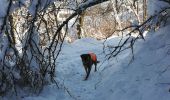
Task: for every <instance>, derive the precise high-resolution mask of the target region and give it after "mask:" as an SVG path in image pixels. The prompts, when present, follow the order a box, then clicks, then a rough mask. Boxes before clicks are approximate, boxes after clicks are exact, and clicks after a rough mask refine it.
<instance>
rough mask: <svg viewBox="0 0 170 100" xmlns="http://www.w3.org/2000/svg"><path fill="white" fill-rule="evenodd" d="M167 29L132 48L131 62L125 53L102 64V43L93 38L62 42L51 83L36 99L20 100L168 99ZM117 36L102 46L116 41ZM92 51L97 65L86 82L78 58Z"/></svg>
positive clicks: (149, 35) (168, 51) (169, 69)
mask: <svg viewBox="0 0 170 100" xmlns="http://www.w3.org/2000/svg"><path fill="white" fill-rule="evenodd" d="M169 28H170V26H167V27H164V28H162V29H160V30H159V31H158V32H155V33H154V34H153V33H148V34H147V35H146V37H145V39H146V41H143V40H139V41H138V42H137V43H136V45H135V48H134V50H135V52H134V55H135V59H134V61H133V62H132V63H130V64H129V61H130V60H131V56H132V55H131V53H130V52H129V51H125V52H123V53H122V54H120V55H119V56H118V57H117V58H113V59H111V60H108V61H105V62H103V61H104V60H105V54H104V53H103V51H102V50H103V41H97V40H95V39H93V38H83V39H79V40H76V41H75V42H73V43H72V44H68V43H64V46H63V49H62V52H61V54H60V56H59V58H58V61H57V62H56V63H57V68H56V80H57V82H58V84H59V87H60V88H59V89H58V88H57V86H56V85H55V84H52V85H48V86H46V87H45V89H44V90H43V91H42V93H41V94H40V95H39V96H25V97H24V98H22V100H56V99H57V100H58V99H59V100H169V98H170V93H169V88H170V80H169V78H170V75H169V73H170V62H169V59H170V56H169V55H170V44H169V43H170V40H169V38H170V34H169ZM118 39H119V37H113V38H110V39H108V41H106V42H105V43H106V44H107V43H108V44H110V43H114V42H117V40H118ZM88 52H94V53H96V55H97V56H98V60H99V61H100V63H99V64H98V67H97V70H98V71H97V72H94V67H93V69H92V71H91V73H90V76H89V78H88V80H87V81H84V80H83V79H84V77H85V71H84V68H83V65H82V62H81V59H80V55H81V54H83V53H88Z"/></svg>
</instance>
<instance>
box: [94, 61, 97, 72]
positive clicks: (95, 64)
mask: <svg viewBox="0 0 170 100" xmlns="http://www.w3.org/2000/svg"><path fill="white" fill-rule="evenodd" d="M94 66H95V70H94V71H95V72H96V71H97V63H96V62H95V63H94Z"/></svg>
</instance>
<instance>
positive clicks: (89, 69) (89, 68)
mask: <svg viewBox="0 0 170 100" xmlns="http://www.w3.org/2000/svg"><path fill="white" fill-rule="evenodd" d="M91 67H92V65H90V66H89V67H88V73H87V75H86V78H85V80H87V78H88V77H89V75H90V71H91Z"/></svg>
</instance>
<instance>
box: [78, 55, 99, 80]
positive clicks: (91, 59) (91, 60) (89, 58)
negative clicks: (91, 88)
mask: <svg viewBox="0 0 170 100" xmlns="http://www.w3.org/2000/svg"><path fill="white" fill-rule="evenodd" d="M80 57H81V59H82V62H83V66H84V69H85V71H86V74H87V75H86V77H85V80H87V78H88V77H89V74H90V71H91V68H92V65H93V64H94V65H95V71H97V68H96V67H97V63H99V61H97V56H96V54H94V53H88V54H82V55H80Z"/></svg>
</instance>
